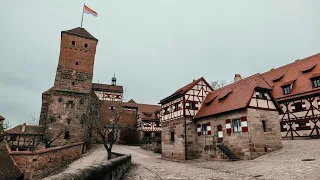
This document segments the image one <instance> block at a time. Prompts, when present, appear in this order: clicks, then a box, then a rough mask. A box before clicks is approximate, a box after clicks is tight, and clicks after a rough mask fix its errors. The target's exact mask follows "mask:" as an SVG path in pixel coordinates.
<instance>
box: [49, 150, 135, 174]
mask: <svg viewBox="0 0 320 180" xmlns="http://www.w3.org/2000/svg"><path fill="white" fill-rule="evenodd" d="M113 155H115V156H118V157H115V158H114V159H111V160H108V161H104V162H103V163H101V164H99V165H94V166H89V167H86V168H84V169H79V170H77V172H75V173H60V174H58V175H55V176H51V177H48V178H45V179H44V180H69V179H73V180H83V179H86V180H99V179H107V180H120V179H122V177H123V175H124V173H125V172H126V171H127V170H128V168H129V167H130V165H131V155H123V154H118V153H113Z"/></svg>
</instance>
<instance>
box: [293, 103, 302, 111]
mask: <svg viewBox="0 0 320 180" xmlns="http://www.w3.org/2000/svg"><path fill="white" fill-rule="evenodd" d="M299 111H302V103H301V102H297V103H294V112H299Z"/></svg>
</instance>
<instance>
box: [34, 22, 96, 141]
mask: <svg viewBox="0 0 320 180" xmlns="http://www.w3.org/2000/svg"><path fill="white" fill-rule="evenodd" d="M97 43H98V40H97V39H96V38H95V37H93V36H92V35H91V34H90V33H88V32H87V31H86V30H85V29H84V28H80V27H78V28H75V29H71V30H67V31H62V32H61V45H60V56H59V62H58V67H57V72H56V77H55V81H54V86H53V87H52V88H50V89H49V90H47V91H45V92H44V93H43V94H42V108H41V114H40V125H43V126H47V127H48V129H51V130H53V131H54V133H55V135H54V136H57V137H58V135H59V134H60V136H59V138H58V139H57V140H56V141H55V142H54V143H53V145H63V144H69V143H74V142H89V141H90V137H91V128H90V127H89V125H88V124H90V123H85V122H87V121H86V120H89V119H95V117H94V118H92V117H91V115H90V118H89V117H88V116H89V115H88V114H92V110H93V109H98V108H96V107H95V106H94V108H93V104H95V105H96V104H97V101H98V100H99V99H98V97H97V96H96V95H95V94H94V92H93V90H92V76H93V67H94V58H95V53H96V47H97ZM89 111H90V112H91V113H88V112H89ZM95 114H97V113H95Z"/></svg>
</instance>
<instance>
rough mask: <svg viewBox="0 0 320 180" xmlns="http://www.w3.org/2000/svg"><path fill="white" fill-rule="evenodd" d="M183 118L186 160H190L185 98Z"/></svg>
mask: <svg viewBox="0 0 320 180" xmlns="http://www.w3.org/2000/svg"><path fill="white" fill-rule="evenodd" d="M183 117H184V156H185V160H188V152H187V118H186V103H185V96H183Z"/></svg>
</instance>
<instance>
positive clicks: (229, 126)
mask: <svg viewBox="0 0 320 180" xmlns="http://www.w3.org/2000/svg"><path fill="white" fill-rule="evenodd" d="M226 132H227V134H231V124H230V119H227V120H226Z"/></svg>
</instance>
